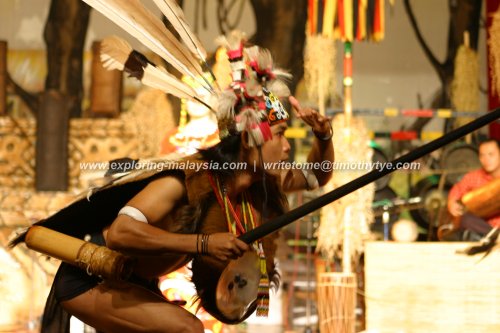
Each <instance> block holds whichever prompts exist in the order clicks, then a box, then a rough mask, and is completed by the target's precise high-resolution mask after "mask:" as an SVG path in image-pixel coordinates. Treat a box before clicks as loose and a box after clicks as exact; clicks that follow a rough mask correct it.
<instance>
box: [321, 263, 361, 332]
mask: <svg viewBox="0 0 500 333" xmlns="http://www.w3.org/2000/svg"><path fill="white" fill-rule="evenodd" d="M317 293H318V315H319V325H320V326H319V327H320V332H321V333H354V332H355V328H356V327H355V326H356V276H355V275H354V274H352V273H320V274H318V287H317Z"/></svg>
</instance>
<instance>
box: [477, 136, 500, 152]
mask: <svg viewBox="0 0 500 333" xmlns="http://www.w3.org/2000/svg"><path fill="white" fill-rule="evenodd" d="M490 142H494V143H496V145H497V148H498V149H499V150H500V140H498V139H494V138H490V139H484V140H482V141H481V142H479V144H478V147H480V146H481V145H483V144H485V143H490Z"/></svg>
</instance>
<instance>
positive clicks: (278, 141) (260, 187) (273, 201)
mask: <svg viewBox="0 0 500 333" xmlns="http://www.w3.org/2000/svg"><path fill="white" fill-rule="evenodd" d="M237 45H239V49H238V50H236V52H232V53H231V54H233V55H234V54H236V57H237V60H236V61H243V62H244V64H242V66H236V68H237V70H241V71H242V72H243V75H239V76H236V75H235V76H234V77H239V78H240V80H239V81H238V82H236V83H235V84H233V85H232V87H231V88H230V89H228V90H227V91H225V92H224V93H223V94H222V95H223V96H222V97H221V98H220V101H219V109H218V110H217V111H218V114H217V118H218V124H219V133H220V135H221V142H220V143H218V144H217V145H216V146H214V147H211V148H208V149H205V150H202V151H200V154H199V155H196V156H192V157H190V159H189V160H188V161H190V162H191V163H196V164H197V165H201V166H210V167H209V168H201V169H199V168H195V169H197V170H198V171H195V169H190V170H167V171H165V172H160V173H156V174H154V175H153V176H148V177H147V178H142V179H141V180H136V181H131V182H130V183H126V184H120V185H115V186H112V187H110V188H108V189H104V190H102V191H99V192H97V193H96V194H95V195H93V196H92V197H90V201H88V202H87V201H85V200H83V201H78V202H76V203H75V204H73V205H72V206H70V207H68V208H66V209H64V210H62V211H61V212H59V213H57V214H55V215H54V216H53V217H49V218H48V219H47V220H45V221H42V222H40V223H39V224H41V225H44V226H47V227H52V228H53V229H56V230H60V231H63V232H65V233H69V234H72V229H75V228H81V229H82V228H86V229H85V231H84V232H83V234H86V235H87V234H88V235H89V236H86V237H87V238H90V241H91V242H94V243H97V244H99V245H102V246H107V247H109V248H111V249H114V250H116V251H119V252H121V253H123V254H125V255H127V256H130V257H133V258H134V259H135V265H134V267H133V274H132V278H131V279H130V280H128V281H121V282H116V281H115V282H110V281H101V279H100V278H99V277H96V276H89V275H88V274H87V272H85V271H84V270H81V269H79V268H77V267H74V266H71V265H69V264H67V263H62V264H61V267H60V268H59V270H58V273H57V274H56V277H55V280H54V284H53V288H52V291H51V294H50V296H49V301H48V304H47V306H46V309H45V313H44V319H43V322H44V323H43V327H42V332H58V333H59V332H63V331H65V330H67V328H68V327H67V320H65V322H64V323H63V322H60V323H54V321H57V320H59V319H61V318H66V317H64V316H63V315H61V307H62V308H63V309H64V310H65V312H67V313H69V314H71V315H74V316H76V317H78V318H79V319H80V320H82V321H83V322H85V323H87V324H89V325H90V326H93V327H94V328H96V329H97V330H98V331H102V332H186V333H191V332H193V333H194V332H196V333H202V332H203V331H204V328H203V325H202V323H201V321H200V320H198V319H197V318H196V317H195V316H194V315H192V314H191V313H189V312H188V311H187V310H185V309H183V308H181V307H179V306H178V305H175V304H172V303H170V302H168V300H166V299H165V298H163V297H162V295H161V293H159V290H158V287H157V283H156V282H157V278H158V277H160V276H164V275H165V274H167V273H169V272H172V271H174V270H176V269H178V268H179V267H181V266H183V265H185V264H186V263H187V262H189V261H190V260H191V259H193V282H194V283H195V285H196V288H197V291H198V295H199V297H200V301H201V303H200V304H201V306H203V307H204V308H205V309H206V310H207V311H209V312H210V313H211V314H212V315H214V316H215V317H216V318H217V319H219V320H221V321H223V322H227V323H237V322H240V321H242V320H244V318H246V317H247V316H248V315H249V314H251V313H252V312H253V310H255V309H256V307H257V306H256V305H252V306H251V307H249V310H248V311H246V312H244V313H243V314H241V313H239V312H237V313H235V312H231V311H232V310H228V309H224V308H221V306H218V305H217V302H216V295H215V289H216V283H217V280H218V279H219V277H220V275H221V274H222V271H223V269H224V267H226V266H227V265H228V263H229V260H230V259H237V258H239V257H241V256H243V255H244V254H245V253H246V252H248V251H250V250H251V249H252V247H253V248H255V249H256V252H257V251H258V252H259V258H260V260H262V261H261V265H260V270H261V271H260V272H259V273H260V276H261V280H262V281H263V283H264V282H265V280H266V279H268V280H270V281H275V282H276V281H277V274H276V273H275V271H274V251H275V250H276V248H275V245H274V243H273V241H274V236H272V235H270V236H268V237H265V238H264V239H263V240H262V241H259V242H258V244H252V245H247V244H246V243H244V242H242V241H241V240H239V239H238V238H237V236H238V235H240V234H242V233H244V232H246V231H248V230H250V229H252V228H254V227H256V226H258V225H259V224H261V223H265V222H266V220H267V219H268V218H270V217H274V216H277V215H280V214H283V213H284V212H285V211H286V209H287V206H286V197H285V196H284V192H287V191H296V190H302V189H310V188H314V187H317V186H318V185H324V184H325V183H326V182H327V181H328V179H329V178H330V176H331V171H322V170H309V171H306V170H299V169H294V170H281V169H279V168H278V167H272V166H279V165H280V163H282V162H283V161H286V160H287V159H288V158H289V152H290V145H289V143H288V141H287V139H286V138H285V135H284V133H285V130H286V128H287V120H288V118H289V117H288V113H287V112H286V110H285V109H284V108H283V106H282V105H281V103H280V101H279V99H278V97H284V96H286V95H287V94H286V91H287V90H286V89H284V86H283V85H282V84H281V83H280V82H278V81H279V80H277V77H278V76H279V75H281V74H279V73H274V72H273V68H272V66H267V64H269V62H268V61H269V54H268V52H267V51H265V50H259V49H255V47H253V48H252V50H251V52H247V49H246V48H244V47H243V43H238V44H237ZM228 53H229V52H228ZM261 56H263V57H264V58H265V60H266V61H263V60H262V59H256V58H255V57H257V58H258V57H261ZM242 59H243V60H242ZM260 64H266V66H265V67H259V65H260ZM243 66H244V68H243ZM241 78H243V79H241ZM273 91H274V92H277V93H276V95H275V94H273ZM289 101H290V103H291V105H292V106H293V109H294V110H295V113H296V116H297V117H298V118H300V119H302V120H303V121H304V122H305V123H306V124H308V125H309V126H311V128H312V130H313V133H314V134H315V136H316V139H315V141H314V144H313V148H312V150H311V152H310V154H309V158H308V160H309V161H310V162H320V161H324V160H329V161H332V162H333V158H334V153H333V145H332V142H331V137H332V134H333V133H332V128H331V125H330V122H329V119H327V118H326V117H324V116H321V115H319V113H317V112H316V111H314V110H312V109H303V108H302V107H301V106H300V104H299V103H298V101H297V100H296V99H295V98H293V97H290V98H289ZM231 162H240V163H243V164H241V165H245V166H246V167H245V168H242V169H236V170H228V169H227V165H231V164H230V163H231ZM225 163H229V164H225ZM224 165H226V168H225V167H224ZM215 166H217V167H215ZM269 166H271V167H269ZM136 184H137V185H136ZM70 222H71V223H72V225H68V223H70ZM85 223H87V224H88V225H87V226H86V227H82V225H83V224H85ZM91 223H93V225H94V227H93V229H92V230H89V229H90V226H89V225H90V224H91ZM80 234H82V233H80ZM75 235H76V233H75ZM20 241H23V236H20V237H19V238H18V239H17V240H16V241H14V243H13V244H14V245H15V244H17V243H18V242H20ZM262 263H263V265H262ZM239 282H241V281H239ZM240 286H241V287H243V286H244V285H242V284H240V285H239V286H238V287H240ZM266 286H267V287H268V284H267V285H266ZM235 288H236V287H235ZM260 291H261V288H260V282H259V292H260ZM256 296H257V295H256ZM257 311H259V308H258V307H257ZM63 312H64V311H63ZM66 319H67V318H66Z"/></svg>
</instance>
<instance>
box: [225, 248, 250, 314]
mask: <svg viewBox="0 0 500 333" xmlns="http://www.w3.org/2000/svg"><path fill="white" fill-rule="evenodd" d="M259 280H260V264H259V257H258V256H257V254H256V253H255V252H254V251H247V252H246V253H245V254H244V255H243V256H242V257H240V258H238V259H237V260H232V261H231V262H230V263H229V264H228V265H227V267H226V268H225V269H224V271H223V272H222V274H221V276H220V278H219V282H218V283H217V291H216V302H217V308H218V309H219V311H220V312H221V313H222V314H223V315H224V316H225V317H226V318H228V319H231V320H239V319H242V318H244V317H245V315H246V314H247V312H248V311H249V310H250V309H252V305H253V303H254V302H255V300H256V299H257V293H258V288H259Z"/></svg>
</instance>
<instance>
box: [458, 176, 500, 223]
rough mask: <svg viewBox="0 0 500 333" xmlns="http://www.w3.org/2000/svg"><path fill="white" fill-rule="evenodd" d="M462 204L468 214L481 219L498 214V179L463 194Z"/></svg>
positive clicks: (499, 191) (499, 211)
mask: <svg viewBox="0 0 500 333" xmlns="http://www.w3.org/2000/svg"><path fill="white" fill-rule="evenodd" d="M462 203H463V204H464V206H465V207H466V208H467V210H468V211H469V212H471V213H472V214H474V215H477V216H479V217H482V218H489V217H492V216H495V215H498V214H500V178H497V179H495V180H493V181H492V182H490V183H488V184H486V185H484V186H482V187H480V188H478V189H475V190H474V191H471V192H469V193H467V194H465V195H464V196H463V197H462Z"/></svg>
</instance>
